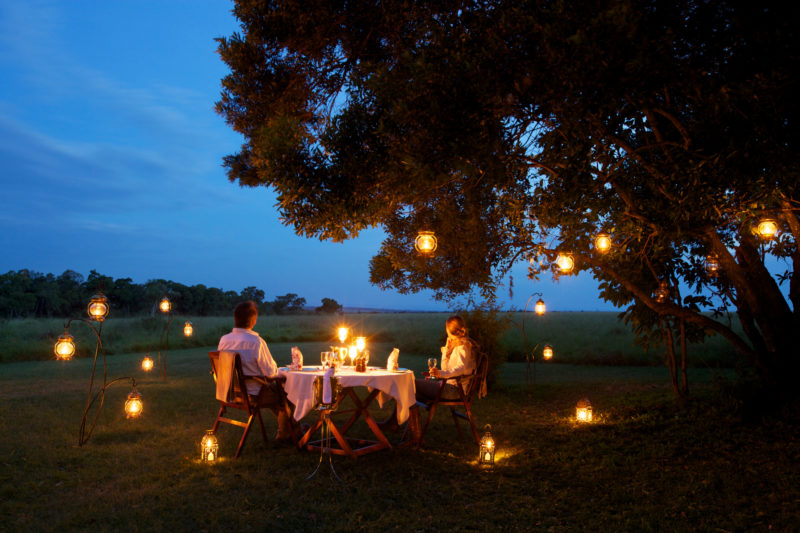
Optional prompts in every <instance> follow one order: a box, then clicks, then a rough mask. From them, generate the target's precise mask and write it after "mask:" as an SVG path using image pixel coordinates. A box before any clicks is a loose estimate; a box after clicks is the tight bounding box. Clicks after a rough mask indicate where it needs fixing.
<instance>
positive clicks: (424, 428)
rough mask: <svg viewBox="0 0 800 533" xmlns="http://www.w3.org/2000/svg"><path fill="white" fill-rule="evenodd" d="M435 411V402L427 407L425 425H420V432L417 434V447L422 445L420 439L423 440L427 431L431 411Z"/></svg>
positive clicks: (431, 415) (431, 417)
mask: <svg viewBox="0 0 800 533" xmlns="http://www.w3.org/2000/svg"><path fill="white" fill-rule="evenodd" d="M435 412H436V404H435V403H434V404H432V405H431V406H430V407H428V418H427V419H426V420H425V425H424V426H422V433H421V434H420V436H419V443H418V444H417V448H419V447H421V446H422V441H424V440H425V434H426V433H427V432H428V426H429V425H430V424H431V420H433V413H435Z"/></svg>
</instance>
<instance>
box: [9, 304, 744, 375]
mask: <svg viewBox="0 0 800 533" xmlns="http://www.w3.org/2000/svg"><path fill="white" fill-rule="evenodd" d="M447 316H448V313H363V314H349V315H345V316H332V315H292V316H274V315H273V316H262V317H260V318H259V322H258V324H257V326H256V330H257V331H258V332H259V333H260V334H261V335H262V336H263V337H264V338H266V339H267V341H268V342H270V345H271V344H272V343H274V342H294V343H298V344H300V346H301V348H302V347H303V344H304V343H308V342H314V341H316V342H329V341H331V340H332V338H333V335H334V332H335V328H336V326H337V325H338V324H339V323H341V322H343V321H344V322H346V323H348V324H349V325H350V326H351V327H352V328H353V330H354V331H359V332H362V333H363V334H364V335H366V336H367V337H368V339H369V342H370V343H372V344H374V343H376V342H385V343H388V344H392V345H395V346H397V347H399V348H400V350H401V352H403V353H412V354H425V353H438V346H440V345H441V343H442V341H443V331H444V321H445V319H446V318H447ZM507 316H508V318H509V320H510V327H509V329H508V330H507V332H506V334H505V336H504V338H503V344H504V346H505V347H506V349H507V351H508V353H509V358H510V359H511V360H515V359H516V360H522V359H523V358H524V355H523V354H524V353H525V351H526V350H530V349H532V348H533V346H534V345H536V344H537V343H540V346H539V349H538V351H537V352H538V355H541V346H542V345H543V344H544V343H550V344H552V346H553V347H554V349H555V354H556V355H555V360H556V361H559V362H563V363H581V364H595V365H605V364H615V365H620V364H622V365H660V364H662V362H663V360H664V354H663V349H662V348H659V349H655V350H653V351H651V352H650V353H645V352H644V351H643V350H642V349H641V348H640V347H638V346H636V345H634V343H633V335H632V334H631V332H630V330H629V328H628V327H627V326H626V325H625V324H622V323H621V322H619V321H618V320H617V315H616V313H611V312H570V313H564V312H561V313H559V312H556V313H548V314H546V315H544V316H541V317H540V316H536V315H534V314H533V313H527V314H526V315H525V334H526V335H525V336H526V338H527V341H528V343H527V345H525V343H524V342H523V336H522V328H521V324H522V313H510V314H508V315H507ZM184 320H186V318H185V317H175V318H174V319H173V320H172V325H171V328H170V336H169V343H170V344H169V345H170V348H171V349H174V348H177V349H181V348H190V347H199V346H210V345H213V344H216V342H217V341H218V340H219V337H220V336H221V335H222V334H224V333H227V332H228V331H230V328H231V327H232V326H233V320H232V319H231V318H230V317H190V320H191V321H192V323H193V324H194V331H195V333H194V336H193V337H192V338H190V339H186V338H184V337H183V334H182V329H183V322H184ZM166 323H167V320H166V318H165V317H163V316H156V317H149V316H148V317H139V318H119V319H115V318H113V316H112V318H110V319H109V320H107V321H106V322H105V323H104V324H103V340H104V345H105V348H106V352H107V353H109V354H117V353H130V352H142V353H144V352H147V351H153V350H156V349H157V348H158V344H159V337H160V336H161V333H162V331H163V330H164V327H165V325H166ZM63 331H64V321H63V320H59V319H20V320H0V362H9V361H26V360H46V359H50V358H52V357H53V355H52V352H53V344H54V343H55V340H56V338H57V337H58V335H59V334H61V333H62V332H63ZM70 333H71V334H72V335H74V336H75V338H76V340H77V342H78V350H79V356H82V357H86V356H89V355H91V354H93V350H94V335H93V334H92V332H91V331H90V330H89V328H88V327H87V326H85V325H84V324H80V323H76V322H73V324H72V326H71V327H70ZM738 360H739V359H738V355H737V354H735V353H734V352H733V349H732V348H731V347H730V345H729V344H728V343H727V342H726V341H724V340H723V339H722V338H720V337H712V338H709V339H707V340H706V342H705V343H704V344H700V345H692V346H690V348H689V363H690V365H692V366H697V367H710V368H719V367H732V366H734V365H735V363H736V362H737V361H738Z"/></svg>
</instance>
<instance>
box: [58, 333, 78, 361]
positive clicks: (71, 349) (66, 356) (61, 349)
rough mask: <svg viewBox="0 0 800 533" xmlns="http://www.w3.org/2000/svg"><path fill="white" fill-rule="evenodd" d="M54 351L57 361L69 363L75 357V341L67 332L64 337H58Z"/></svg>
mask: <svg viewBox="0 0 800 533" xmlns="http://www.w3.org/2000/svg"><path fill="white" fill-rule="evenodd" d="M53 351H54V352H55V354H56V359H58V360H60V361H69V360H70V359H72V356H73V355H75V339H74V338H73V337H72V335H70V334H69V333H67V332H66V331H65V332H64V334H63V335H59V336H58V340H57V341H56V344H55V347H54V349H53Z"/></svg>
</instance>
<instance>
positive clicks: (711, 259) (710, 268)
mask: <svg viewBox="0 0 800 533" xmlns="http://www.w3.org/2000/svg"><path fill="white" fill-rule="evenodd" d="M704 266H705V269H706V273H707V274H708V275H709V276H711V277H716V276H717V275H718V274H719V269H720V264H719V258H718V257H717V254H709V255H708V256H707V257H706V260H705V264H704Z"/></svg>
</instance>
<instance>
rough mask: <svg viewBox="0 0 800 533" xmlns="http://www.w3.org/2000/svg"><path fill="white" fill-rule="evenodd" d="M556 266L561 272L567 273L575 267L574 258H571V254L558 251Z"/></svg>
mask: <svg viewBox="0 0 800 533" xmlns="http://www.w3.org/2000/svg"><path fill="white" fill-rule="evenodd" d="M556 266H557V267H558V269H559V270H560V271H561V273H562V274H569V273H570V272H572V269H573V268H575V259H573V258H572V254H564V253H560V254H558V257H556Z"/></svg>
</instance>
